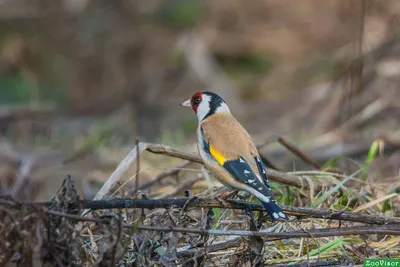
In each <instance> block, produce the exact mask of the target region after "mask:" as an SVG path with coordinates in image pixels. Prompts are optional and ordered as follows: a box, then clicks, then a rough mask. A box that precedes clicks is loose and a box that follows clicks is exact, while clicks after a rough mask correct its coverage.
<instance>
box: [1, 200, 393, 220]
mask: <svg viewBox="0 0 400 267" xmlns="http://www.w3.org/2000/svg"><path fill="white" fill-rule="evenodd" d="M189 200H190V201H189ZM0 204H2V205H6V206H22V205H24V206H29V205H32V206H49V205H50V202H38V203H18V202H15V201H12V199H10V197H7V196H0ZM185 205H186V206H185ZM82 207H83V208H84V209H91V210H98V209H130V208H140V209H159V208H164V209H167V208H172V207H175V208H183V207H186V208H196V207H199V208H223V209H250V210H253V211H263V210H264V208H263V206H262V205H261V204H258V203H252V202H244V201H233V200H226V201H225V202H224V203H223V204H222V203H221V202H220V201H219V200H216V199H202V198H194V199H193V198H171V199H110V200H83V203H82ZM282 209H283V210H284V211H285V212H286V213H287V214H288V215H291V216H297V217H298V218H300V219H302V218H319V219H326V220H342V221H352V222H360V223H368V224H393V223H398V224H400V217H391V216H385V215H372V214H366V213H362V212H349V211H343V212H342V211H332V210H330V209H312V208H297V207H287V206H282Z"/></svg>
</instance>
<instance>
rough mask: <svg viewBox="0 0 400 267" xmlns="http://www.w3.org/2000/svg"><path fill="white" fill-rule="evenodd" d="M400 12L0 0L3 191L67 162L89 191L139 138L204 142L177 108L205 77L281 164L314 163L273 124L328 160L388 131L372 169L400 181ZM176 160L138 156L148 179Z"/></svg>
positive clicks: (341, 0) (357, 153)
mask: <svg viewBox="0 0 400 267" xmlns="http://www.w3.org/2000/svg"><path fill="white" fill-rule="evenodd" d="M399 15H400V2H399V1H398V0H385V1H381V0H335V1H332V0H331V1H320V0H301V1H291V0H252V1H245V0H229V1H228V0H219V1H214V0H146V1H143V0H113V1H110V0H97V1H93V0H0V136H1V138H0V181H1V188H2V192H3V193H4V192H6V193H10V192H11V193H12V194H13V195H14V196H16V197H18V198H20V199H32V200H38V199H46V198H48V197H49V196H51V195H52V194H53V193H54V192H55V191H56V189H57V188H58V187H59V186H60V184H61V181H62V180H63V179H64V177H65V175H66V174H70V175H72V177H73V178H74V179H75V180H77V188H78V189H79V191H80V192H81V194H82V195H83V196H85V197H87V198H90V197H92V196H93V194H94V193H95V192H96V189H95V188H96V185H97V186H98V185H101V184H103V183H104V181H106V180H107V178H108V176H109V175H110V173H111V172H112V171H113V170H114V169H115V167H116V166H117V164H118V163H119V162H120V161H121V160H122V159H123V157H124V156H125V155H126V153H127V152H128V151H129V150H130V149H131V148H132V147H133V146H134V145H135V144H136V140H140V141H146V142H157V143H162V144H165V145H171V146H175V147H180V148H185V149H189V150H192V151H196V146H195V142H196V138H195V129H196V126H197V120H196V118H195V116H194V114H193V112H192V111H191V110H188V109H183V108H180V107H178V105H179V104H180V103H181V102H182V101H184V100H186V99H188V98H190V97H191V95H192V94H193V93H195V92H197V91H201V90H209V91H214V92H216V93H218V94H219V95H221V96H222V97H223V98H224V99H225V100H226V102H227V103H228V105H229V106H230V108H231V110H232V111H233V113H234V115H235V116H236V117H237V118H238V120H239V121H240V122H241V123H243V125H244V126H245V127H246V128H247V129H248V131H249V133H250V134H251V135H252V136H253V137H254V140H255V142H256V143H257V144H263V143H265V142H267V143H268V144H269V145H268V146H267V145H266V146H264V147H262V149H260V152H261V153H262V154H263V155H264V156H265V157H266V158H268V159H269V160H270V161H271V162H273V163H274V165H275V166H277V168H278V169H280V170H281V171H293V170H307V169H312V166H311V167H310V165H307V164H304V163H303V162H302V161H301V160H299V159H298V158H297V157H295V156H293V154H292V153H290V152H288V150H287V149H286V148H284V147H283V146H282V145H279V144H277V143H276V142H273V141H274V140H275V139H276V138H275V137H276V136H284V137H285V138H286V139H287V140H289V141H290V142H291V143H293V144H295V145H296V146H298V147H299V148H300V149H301V150H302V151H303V152H306V153H307V154H308V155H310V156H311V157H312V158H313V159H314V160H316V161H318V162H320V163H321V164H323V163H326V162H327V161H329V160H332V159H337V156H344V157H346V158H352V159H360V160H364V158H365V157H366V156H367V154H368V151H370V147H371V144H372V143H373V142H374V140H378V141H379V142H377V143H376V144H378V145H379V148H380V150H379V153H380V154H379V155H380V156H379V157H377V158H376V159H375V160H374V162H372V164H371V166H370V172H369V178H370V179H372V180H374V181H381V180H380V179H387V178H390V179H391V180H390V183H398V182H399V178H398V177H399V168H400V153H399V152H398V151H399V143H400V128H399V125H400V124H399V122H400V101H399V97H400V89H399V86H400V42H399V36H400V17H399ZM268 141H269V142H268ZM383 148H384V150H383ZM177 163H179V160H173V159H170V158H167V157H165V156H155V155H148V154H143V157H142V158H141V166H140V167H141V170H142V171H141V172H140V177H141V181H146V179H150V178H151V177H153V176H154V175H156V174H157V173H160V172H162V171H163V170H165V169H166V168H171V167H173V166H175V165H176V164H177ZM343 164H344V163H343ZM343 166H344V167H346V166H347V165H346V164H344V165H342V167H343ZM347 167H348V166H347ZM135 168H136V166H132V168H131V169H130V170H129V172H128V174H127V175H126V179H127V180H132V179H130V178H132V175H133V174H134V173H135ZM191 175H193V173H192V174H191ZM197 182H199V183H201V181H198V180H197ZM174 183H175V184H177V183H179V181H178V180H177V181H175V180H174V181H172V182H170V183H166V184H162V183H161V184H160V186H159V187H160V189H158V190H161V191H155V194H157V192H158V194H164V193H165V192H168V190H170V189H171V186H172V187H173V186H174ZM168 186H170V187H168ZM200 187H201V185H200Z"/></svg>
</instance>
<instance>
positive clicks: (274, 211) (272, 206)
mask: <svg viewBox="0 0 400 267" xmlns="http://www.w3.org/2000/svg"><path fill="white" fill-rule="evenodd" d="M260 201H261V203H262V204H263V206H264V208H265V209H266V210H267V212H268V215H269V217H271V220H272V221H278V220H287V219H289V217H288V216H287V215H286V214H285V213H284V212H283V211H282V209H281V208H280V207H279V206H278V204H276V202H275V200H272V201H269V202H265V201H263V200H261V199H260Z"/></svg>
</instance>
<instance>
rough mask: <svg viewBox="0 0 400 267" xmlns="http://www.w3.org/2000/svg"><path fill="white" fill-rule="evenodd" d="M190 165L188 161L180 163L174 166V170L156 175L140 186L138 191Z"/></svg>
mask: <svg viewBox="0 0 400 267" xmlns="http://www.w3.org/2000/svg"><path fill="white" fill-rule="evenodd" d="M190 163H191V162H190V161H188V160H184V161H182V162H181V163H179V164H178V165H176V167H175V168H172V169H169V170H166V171H165V172H163V173H160V174H158V175H156V176H155V177H153V178H152V179H151V180H150V181H148V182H146V183H144V184H142V185H141V186H140V187H139V190H144V189H146V188H148V187H150V186H152V185H153V184H155V183H158V182H160V181H161V180H162V179H164V178H166V177H168V176H172V175H175V174H177V173H179V172H180V171H181V170H180V169H182V168H185V167H187V166H188V165H189V164H190Z"/></svg>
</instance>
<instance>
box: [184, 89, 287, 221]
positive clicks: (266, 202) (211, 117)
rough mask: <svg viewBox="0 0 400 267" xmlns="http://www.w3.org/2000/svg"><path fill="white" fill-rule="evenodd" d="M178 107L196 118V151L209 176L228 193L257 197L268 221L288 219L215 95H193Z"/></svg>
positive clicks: (243, 134) (244, 136)
mask: <svg viewBox="0 0 400 267" xmlns="http://www.w3.org/2000/svg"><path fill="white" fill-rule="evenodd" d="M180 106H183V107H188V108H192V109H193V111H194V113H195V114H196V115H197V120H198V126H197V139H198V140H197V141H198V142H197V148H198V151H199V153H200V156H201V159H202V161H203V163H204V165H205V167H206V169H208V170H209V171H210V172H211V173H212V175H213V176H214V177H215V178H216V179H217V180H218V181H220V182H221V183H222V184H223V185H224V186H225V187H226V188H227V189H229V190H244V191H247V192H248V193H250V194H252V195H254V196H255V197H257V198H258V199H259V200H260V202H261V203H262V205H263V206H264V208H265V210H266V211H267V213H268V215H269V216H270V218H271V220H272V221H278V220H286V219H288V216H287V215H286V214H285V213H284V212H283V211H282V209H281V208H280V207H279V206H278V204H277V202H276V200H275V198H274V195H273V193H272V190H271V188H270V185H269V181H268V177H267V172H266V168H265V166H264V164H263V162H262V160H261V157H260V155H259V153H258V151H257V149H256V146H255V145H254V143H253V141H252V138H251V137H250V135H249V133H248V132H247V131H246V129H245V128H244V127H243V126H242V125H241V124H240V123H239V122H238V121H237V120H236V119H235V117H234V116H233V115H232V113H231V111H230V109H229V107H228V105H227V104H226V102H225V101H224V100H223V99H222V98H221V97H220V96H219V95H217V94H216V93H213V92H207V91H204V92H197V93H195V94H193V96H192V97H191V98H190V99H188V100H186V101H184V102H183V103H182V104H180Z"/></svg>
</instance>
